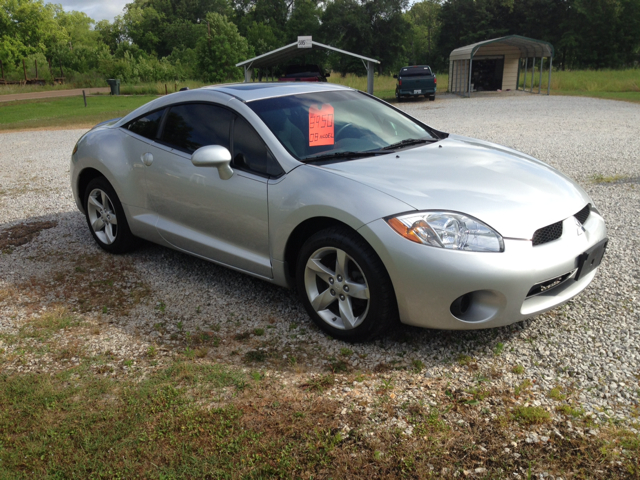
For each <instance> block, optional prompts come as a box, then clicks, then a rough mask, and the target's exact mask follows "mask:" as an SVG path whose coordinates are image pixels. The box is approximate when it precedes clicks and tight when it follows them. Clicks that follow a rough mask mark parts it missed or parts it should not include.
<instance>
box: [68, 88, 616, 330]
mask: <svg viewBox="0 0 640 480" xmlns="http://www.w3.org/2000/svg"><path fill="white" fill-rule="evenodd" d="M71 187H72V189H73V194H74V197H75V200H76V203H77V205H78V208H79V209H80V210H81V211H82V212H83V213H84V214H85V215H86V219H87V223H88V226H89V229H90V231H91V234H92V236H93V238H94V239H95V241H96V242H97V244H98V245H99V246H100V247H102V248H103V249H104V250H106V251H107V252H111V253H124V252H127V251H129V250H131V249H132V248H134V247H135V245H136V242H137V239H139V238H141V239H146V240H148V241H151V242H155V243H158V244H160V245H164V246H167V247H170V248H173V249H175V250H179V251H181V252H185V253H189V254H191V255H195V256H197V257H200V258H202V259H204V260H209V261H212V262H215V263H218V264H220V265H224V266H226V267H229V268H232V269H234V270H238V271H240V272H243V273H247V274H249V275H253V276H255V277H258V278H261V279H263V280H266V281H268V282H272V283H275V284H277V285H281V286H285V287H295V288H297V290H298V292H299V294H300V298H301V300H302V302H303V304H304V306H305V308H306V310H307V311H308V313H309V315H310V316H311V318H312V319H313V321H314V322H315V323H316V324H317V325H318V326H319V327H320V328H321V329H323V330H324V331H325V332H327V333H329V334H331V335H333V336H334V337H337V338H341V339H344V340H348V341H366V340H368V339H371V338H373V337H375V336H377V335H380V334H382V333H383V332H384V331H385V330H387V329H388V328H389V327H391V326H393V325H394V323H395V322H397V320H400V321H401V322H403V323H406V324H409V325H417V326H421V327H427V328H436V329H451V330H456V329H457V330H467V329H480V328H491V327H498V326H502V325H508V324H511V323H514V322H518V321H521V320H523V319H525V318H528V317H532V316H534V315H537V314H540V313H542V312H545V311H547V310H550V309H552V308H554V307H557V306H558V305H561V304H562V303H564V302H567V301H568V300H569V299H570V298H572V297H573V296H575V295H577V294H578V293H580V292H581V291H582V290H584V289H585V288H586V287H587V285H589V283H590V282H591V281H592V280H593V278H594V276H595V275H596V272H597V269H598V266H599V265H600V262H601V260H602V257H603V255H604V252H605V249H606V245H607V231H606V227H605V223H604V220H603V218H602V216H601V215H600V213H599V212H598V210H597V209H596V207H595V206H594V204H593V201H592V200H591V199H590V198H589V196H588V195H587V193H586V192H585V191H584V190H583V189H582V188H581V187H580V186H578V185H577V184H576V183H575V182H574V181H572V180H571V179H569V178H567V177H566V176H565V175H563V174H562V173H560V172H558V171H557V170H555V169H553V168H552V167H550V166H549V165H546V164H545V163H543V162H541V161H539V160H536V159H535V158H532V157H530V156H528V155H526V154H523V153H520V152H518V151H515V150H513V149H510V148H507V147H502V146H500V145H496V144H493V143H489V142H484V141H481V140H474V139H471V138H466V137H462V136H458V135H452V134H447V133H443V132H440V131H437V130H435V129H433V128H431V127H429V126H428V125H425V124H424V123H422V122H421V121H419V120H416V119H415V118H412V117H411V116H409V115H407V114H406V113H404V112H402V111H401V110H398V109H396V108H394V107H393V106H391V105H389V104H387V103H385V102H383V101H381V100H378V99H376V98H374V97H372V96H369V95H367V94H365V93H362V92H359V91H356V90H352V89H349V88H345V87H341V86H337V85H332V84H328V83H295V84H283V83H259V84H256V83H253V84H238V85H222V86H216V87H208V88H201V89H197V90H190V91H185V92H178V93H175V94H171V95H168V96H165V97H162V98H158V99H157V100H154V101H152V102H150V103H148V104H146V105H144V106H143V107H140V108H139V109H137V110H135V111H133V112H132V113H130V114H129V115H127V116H126V117H124V118H121V119H116V120H111V121H109V122H105V123H102V124H100V125H97V126H96V127H94V128H93V129H92V130H91V131H89V132H88V133H86V134H85V135H84V136H83V137H82V138H81V139H80V140H79V141H78V143H77V144H76V146H75V148H74V150H73V154H72V157H71Z"/></svg>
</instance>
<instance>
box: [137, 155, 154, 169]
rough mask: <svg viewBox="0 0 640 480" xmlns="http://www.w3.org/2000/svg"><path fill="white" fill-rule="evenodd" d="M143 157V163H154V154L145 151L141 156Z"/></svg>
mask: <svg viewBox="0 0 640 480" xmlns="http://www.w3.org/2000/svg"><path fill="white" fill-rule="evenodd" d="M140 158H141V159H142V163H144V164H145V165H146V166H147V167H148V166H149V165H151V164H152V163H153V155H151V154H150V153H149V152H147V153H143V154H142V156H141V157H140Z"/></svg>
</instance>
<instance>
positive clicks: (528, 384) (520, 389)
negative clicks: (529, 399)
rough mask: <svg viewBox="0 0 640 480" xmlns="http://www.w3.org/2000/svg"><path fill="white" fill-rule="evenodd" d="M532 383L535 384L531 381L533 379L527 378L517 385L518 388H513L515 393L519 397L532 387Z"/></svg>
mask: <svg viewBox="0 0 640 480" xmlns="http://www.w3.org/2000/svg"><path fill="white" fill-rule="evenodd" d="M531 385H533V383H531V380H529V379H528V378H525V379H524V380H523V381H522V382H521V383H520V384H519V385H518V386H516V388H515V389H514V390H513V393H514V394H515V396H516V397H519V396H520V394H521V393H522V392H524V391H525V390H527V389H528V388H529V387H531Z"/></svg>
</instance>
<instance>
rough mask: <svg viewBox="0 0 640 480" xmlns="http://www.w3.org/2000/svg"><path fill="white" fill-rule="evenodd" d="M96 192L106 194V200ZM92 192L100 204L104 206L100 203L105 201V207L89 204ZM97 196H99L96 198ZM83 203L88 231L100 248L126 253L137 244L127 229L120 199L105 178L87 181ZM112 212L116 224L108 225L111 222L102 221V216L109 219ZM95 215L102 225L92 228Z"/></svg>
mask: <svg viewBox="0 0 640 480" xmlns="http://www.w3.org/2000/svg"><path fill="white" fill-rule="evenodd" d="M98 192H102V193H104V194H105V195H106V202H105V201H103V200H105V199H104V196H102V195H101V193H98ZM92 194H93V195H94V196H95V198H96V199H97V200H98V202H99V204H100V205H101V206H103V207H104V205H102V204H103V203H106V208H102V209H99V208H98V207H97V206H96V205H94V204H93V203H92V204H91V205H90V204H89V200H90V198H89V197H90V196H91V195H92ZM98 197H100V198H99V199H98ZM83 205H84V211H85V218H86V219H87V225H88V226H89V231H90V232H91V235H92V236H93V239H94V240H95V241H96V243H97V244H98V245H99V246H100V248H102V249H104V250H106V251H107V252H109V253H127V252H130V251H131V250H133V249H134V248H135V247H136V246H137V245H138V239H137V238H136V237H135V236H134V235H133V234H132V233H131V230H130V229H129V223H128V222H127V217H126V216H125V214H124V209H123V208H122V204H121V203H120V199H119V198H118V195H117V194H116V192H115V190H114V189H113V187H112V186H111V184H110V183H109V182H108V181H107V179H106V178H104V177H98V178H94V179H93V180H91V181H90V182H89V184H88V185H87V188H86V189H85V191H84V203H83ZM113 213H115V217H116V219H117V220H116V221H117V224H112V225H108V224H110V223H111V222H108V221H104V220H103V218H104V219H107V218H109V219H111V218H112V215H113ZM92 217H93V218H92ZM96 217H100V225H102V227H100V228H95V229H94V227H93V225H92V221H93V222H95V220H96ZM107 229H109V230H108V231H109V233H107Z"/></svg>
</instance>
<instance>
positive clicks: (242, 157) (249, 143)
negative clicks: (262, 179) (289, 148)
mask: <svg viewBox="0 0 640 480" xmlns="http://www.w3.org/2000/svg"><path fill="white" fill-rule="evenodd" d="M232 166H234V167H236V168H239V169H241V170H250V171H252V172H255V173H259V174H261V175H269V176H270V177H279V176H280V175H282V174H283V173H284V171H283V170H282V167H281V166H280V164H279V163H278V162H277V161H276V160H275V158H273V156H272V155H271V152H269V149H268V148H267V146H266V145H265V143H264V141H263V140H262V138H260V135H258V133H257V132H256V131H255V130H254V129H253V127H252V126H251V125H249V123H248V122H247V121H246V120H245V119H244V118H241V117H236V121H235V122H234V124H233V162H232Z"/></svg>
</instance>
